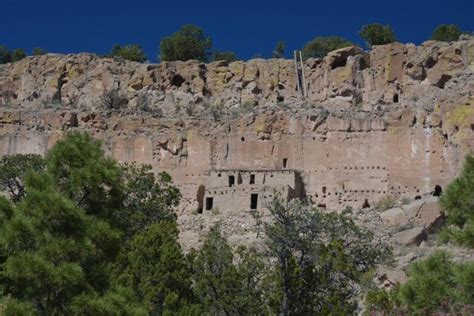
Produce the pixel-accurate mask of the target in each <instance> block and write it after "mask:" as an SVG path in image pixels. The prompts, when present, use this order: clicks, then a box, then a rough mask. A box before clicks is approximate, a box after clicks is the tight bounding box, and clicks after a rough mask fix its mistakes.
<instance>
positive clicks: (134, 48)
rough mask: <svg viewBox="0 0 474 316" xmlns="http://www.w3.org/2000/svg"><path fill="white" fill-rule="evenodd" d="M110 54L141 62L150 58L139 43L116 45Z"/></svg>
mask: <svg viewBox="0 0 474 316" xmlns="http://www.w3.org/2000/svg"><path fill="white" fill-rule="evenodd" d="M110 55H111V56H113V57H121V58H123V59H126V60H130V61H136V62H139V63H143V62H145V61H147V60H148V57H147V56H146V54H145V51H144V50H143V48H142V47H141V46H140V45H137V44H130V45H125V46H120V45H114V47H113V48H112V52H111V53H110Z"/></svg>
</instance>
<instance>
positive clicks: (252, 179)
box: [249, 174, 255, 184]
mask: <svg viewBox="0 0 474 316" xmlns="http://www.w3.org/2000/svg"><path fill="white" fill-rule="evenodd" d="M249 183H250V184H255V175H254V174H251V175H250V182H249Z"/></svg>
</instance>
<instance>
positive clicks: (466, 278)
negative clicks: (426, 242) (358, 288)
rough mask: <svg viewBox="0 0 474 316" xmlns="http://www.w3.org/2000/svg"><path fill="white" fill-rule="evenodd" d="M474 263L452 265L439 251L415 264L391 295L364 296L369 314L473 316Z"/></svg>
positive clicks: (448, 258)
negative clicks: (454, 315) (403, 281)
mask: <svg viewBox="0 0 474 316" xmlns="http://www.w3.org/2000/svg"><path fill="white" fill-rule="evenodd" d="M473 302H474V262H455V261H453V260H452V259H451V258H450V256H449V255H448V254H447V253H446V252H442V251H438V252H435V253H434V254H432V255H431V256H429V257H427V258H426V259H423V260H420V261H416V262H414V263H413V264H412V265H411V266H410V268H409V271H408V280H407V281H406V283H404V284H401V285H399V286H397V287H395V288H394V289H393V290H392V291H391V292H389V293H387V292H385V291H384V290H373V291H370V292H368V293H367V295H366V305H367V309H368V311H371V312H379V313H384V312H385V313H403V314H409V315H432V314H434V313H459V314H460V315H468V314H471V313H472V312H474V306H473Z"/></svg>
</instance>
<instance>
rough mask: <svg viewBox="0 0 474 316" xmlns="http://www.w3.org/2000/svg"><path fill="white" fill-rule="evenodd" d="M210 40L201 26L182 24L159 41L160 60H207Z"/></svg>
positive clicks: (210, 44)
mask: <svg viewBox="0 0 474 316" xmlns="http://www.w3.org/2000/svg"><path fill="white" fill-rule="evenodd" d="M211 46H212V40H211V38H209V37H205V36H204V31H203V30H202V28H200V27H199V26H196V25H183V26H182V27H181V28H180V29H179V30H178V31H177V32H175V33H174V34H173V35H171V36H168V37H165V38H163V39H162V40H161V42H160V55H159V59H160V60H162V61H175V60H182V61H186V60H191V59H195V60H198V61H202V62H207V61H208V55H209V49H210V48H211Z"/></svg>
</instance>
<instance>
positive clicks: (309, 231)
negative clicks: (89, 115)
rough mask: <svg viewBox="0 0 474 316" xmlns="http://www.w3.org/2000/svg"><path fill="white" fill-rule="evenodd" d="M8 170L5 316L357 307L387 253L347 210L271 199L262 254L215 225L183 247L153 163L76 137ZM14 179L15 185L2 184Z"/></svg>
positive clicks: (163, 178) (3, 222)
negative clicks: (120, 157)
mask: <svg viewBox="0 0 474 316" xmlns="http://www.w3.org/2000/svg"><path fill="white" fill-rule="evenodd" d="M8 160H10V161H13V162H15V161H16V162H18V165H16V164H15V163H10V162H6V163H3V165H2V168H0V175H1V178H2V179H3V180H2V181H4V182H5V183H7V182H9V181H10V179H15V180H17V181H18V183H20V184H21V185H22V187H23V189H22V190H23V191H22V192H23V193H22V194H21V195H18V194H17V192H18V189H14V190H12V191H11V192H10V195H9V196H10V198H5V197H1V198H0V284H1V286H0V310H1V312H2V314H5V315H31V314H36V315H70V314H71V315H79V314H80V315H109V314H112V315H202V314H206V315H265V314H266V315H272V314H283V315H290V314H291V315H301V314H306V315H307V314H315V313H316V314H320V313H322V314H327V313H332V312H339V313H353V312H354V311H355V308H356V304H355V299H356V297H357V295H359V294H358V293H359V289H360V287H359V286H358V284H359V283H360V281H361V277H362V275H363V274H364V273H365V272H367V271H368V270H369V269H371V268H372V267H373V266H374V265H375V264H376V263H377V262H380V261H381V260H383V258H385V256H386V254H387V249H386V248H385V247H384V246H383V245H381V244H379V243H377V242H376V241H374V240H373V236H372V234H370V233H369V232H368V231H366V230H364V229H361V228H360V227H358V226H356V225H355V224H354V222H352V221H351V220H350V219H348V218H347V217H345V216H342V215H336V214H327V213H322V212H320V211H318V210H317V209H314V208H312V207H310V206H309V205H306V204H303V203H302V202H300V201H293V202H291V203H289V204H287V203H284V202H283V201H280V200H278V199H277V200H275V201H274V202H273V204H272V205H271V206H270V213H271V221H270V222H265V223H261V225H262V226H261V227H262V229H263V232H264V236H265V244H264V245H265V251H257V250H255V249H253V248H245V247H239V248H238V249H236V250H234V249H233V248H232V247H231V246H230V245H229V243H228V241H227V239H226V237H225V235H224V234H223V232H222V229H221V228H220V226H219V225H217V226H215V227H213V228H212V229H211V230H210V232H209V233H208V235H207V237H206V238H205V240H204V243H203V245H202V247H201V248H199V249H197V250H192V251H191V252H189V253H188V254H184V252H183V251H182V249H181V246H180V244H179V243H178V232H179V231H178V227H177V224H176V216H175V213H174V210H175V208H176V207H177V205H178V202H179V198H180V193H179V190H178V189H177V188H176V187H174V186H173V184H172V182H171V179H170V177H169V176H168V175H167V174H165V173H161V174H159V175H158V176H155V175H154V174H153V173H152V172H151V167H149V166H138V165H135V164H132V165H120V164H118V163H117V162H116V161H114V160H113V159H111V158H109V157H107V156H106V155H105V154H104V152H103V151H102V149H101V143H100V142H99V141H96V140H93V139H92V138H91V137H90V136H88V135H87V134H81V133H71V134H68V135H67V136H66V138H65V139H63V140H61V141H59V142H58V143H57V144H56V145H55V146H54V147H53V148H52V149H51V150H50V151H49V153H48V154H47V155H46V157H45V158H44V160H43V159H42V158H40V157H39V156H23V155H16V156H11V157H9V158H8ZM5 179H7V180H5Z"/></svg>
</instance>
